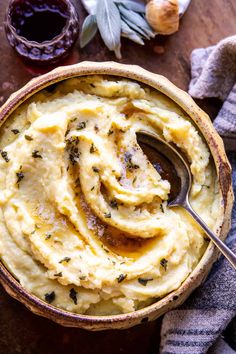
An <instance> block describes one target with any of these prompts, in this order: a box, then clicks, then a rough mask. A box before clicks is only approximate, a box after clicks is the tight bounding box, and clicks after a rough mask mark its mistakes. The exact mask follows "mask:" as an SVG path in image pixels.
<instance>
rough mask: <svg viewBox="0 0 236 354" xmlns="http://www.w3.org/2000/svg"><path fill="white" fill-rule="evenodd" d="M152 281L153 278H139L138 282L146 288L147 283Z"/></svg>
mask: <svg viewBox="0 0 236 354" xmlns="http://www.w3.org/2000/svg"><path fill="white" fill-rule="evenodd" d="M152 280H153V278H138V282H139V283H140V284H141V285H143V286H146V285H147V283H148V282H149V281H152Z"/></svg>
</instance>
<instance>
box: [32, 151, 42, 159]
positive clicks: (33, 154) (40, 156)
mask: <svg viewBox="0 0 236 354" xmlns="http://www.w3.org/2000/svg"><path fill="white" fill-rule="evenodd" d="M32 157H33V158H34V159H42V158H43V157H42V155H40V153H39V151H38V150H34V151H33V152H32Z"/></svg>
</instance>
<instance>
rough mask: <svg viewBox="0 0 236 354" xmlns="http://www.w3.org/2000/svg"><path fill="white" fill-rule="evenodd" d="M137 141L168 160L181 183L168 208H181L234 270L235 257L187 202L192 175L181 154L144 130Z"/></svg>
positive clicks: (170, 145) (235, 265)
mask: <svg viewBox="0 0 236 354" xmlns="http://www.w3.org/2000/svg"><path fill="white" fill-rule="evenodd" d="M137 140H138V142H140V143H143V144H145V145H148V146H150V147H152V148H153V149H154V150H156V151H158V152H159V153H161V155H162V156H164V157H165V158H166V159H168V161H169V162H171V164H172V166H173V167H174V169H175V171H176V174H177V175H178V177H179V179H180V181H181V183H180V188H179V190H178V191H177V193H176V194H175V196H174V198H173V197H172V199H170V200H169V201H168V206H169V207H171V208H172V207H177V206H181V207H183V208H184V209H185V210H186V211H187V212H188V213H189V214H190V215H191V216H192V217H193V218H194V219H195V221H196V222H197V223H198V224H199V225H200V226H201V228H202V229H203V231H204V232H205V233H206V235H207V236H208V237H209V238H210V239H211V240H212V241H213V242H214V244H215V245H216V246H217V247H218V249H219V250H220V251H221V253H222V254H223V255H224V256H225V257H226V258H227V259H228V261H229V262H230V263H231V265H232V266H233V268H234V269H235V270H236V255H235V254H234V253H233V252H232V251H231V250H230V249H229V248H228V247H227V246H226V245H225V243H224V242H222V241H221V240H220V239H219V238H218V237H217V236H216V235H215V234H214V233H213V232H212V231H211V230H210V229H209V227H208V226H207V225H206V223H205V222H204V221H203V220H202V219H201V218H200V216H199V215H198V214H197V213H196V212H195V211H194V210H193V208H192V207H191V204H190V202H189V193H190V190H191V186H192V174H191V171H190V167H189V164H188V162H187V160H186V159H185V158H184V157H183V155H182V154H181V152H180V151H179V150H178V149H177V148H176V147H174V146H173V145H172V144H170V143H168V142H166V141H164V140H162V139H160V138H159V137H158V136H156V135H155V134H153V133H150V132H147V131H144V130H142V131H139V132H138V133H137Z"/></svg>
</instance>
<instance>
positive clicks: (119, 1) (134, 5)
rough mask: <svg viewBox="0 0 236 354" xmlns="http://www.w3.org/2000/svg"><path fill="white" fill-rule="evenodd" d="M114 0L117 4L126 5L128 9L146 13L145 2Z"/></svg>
mask: <svg viewBox="0 0 236 354" xmlns="http://www.w3.org/2000/svg"><path fill="white" fill-rule="evenodd" d="M114 2H115V3H116V4H121V5H124V6H125V7H126V9H128V10H132V11H135V12H140V13H143V14H145V5H144V4H139V3H137V2H134V1H130V0H114Z"/></svg>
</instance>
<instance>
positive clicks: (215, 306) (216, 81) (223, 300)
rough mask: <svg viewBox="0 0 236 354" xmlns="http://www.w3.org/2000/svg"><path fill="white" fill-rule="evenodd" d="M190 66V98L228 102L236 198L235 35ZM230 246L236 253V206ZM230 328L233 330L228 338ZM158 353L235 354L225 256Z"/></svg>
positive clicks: (200, 52) (226, 133)
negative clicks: (213, 98)
mask: <svg viewBox="0 0 236 354" xmlns="http://www.w3.org/2000/svg"><path fill="white" fill-rule="evenodd" d="M191 67H192V80H191V82H190V86H189V93H190V95H192V96H193V97H195V98H204V97H218V98H220V99H221V100H222V101H224V103H223V106H222V108H221V110H220V112H219V114H218V116H217V117H216V119H215V121H214V126H215V128H216V129H217V130H218V132H219V134H220V135H221V136H222V138H223V140H224V142H225V146H226V149H227V151H228V157H229V160H230V163H231V164H232V168H233V188H234V193H236V36H232V37H229V38H226V39H224V40H222V41H221V42H219V43H218V45H216V46H213V47H209V48H206V49H203V48H201V49H196V50H194V51H193V52H192V55H191ZM226 243H227V245H228V246H229V247H230V248H231V249H232V250H234V252H236V203H235V204H234V209H233V214H232V228H231V231H230V233H229V235H228V237H227V240H226ZM226 327H227V328H228V332H229V330H230V335H228V338H225V337H227V336H226V335H225V333H228V332H225V329H226ZM225 339H227V340H225ZM160 353H161V354H205V353H208V354H235V353H236V272H235V271H234V270H233V269H232V268H231V266H230V265H229V263H228V261H226V259H224V257H223V256H221V257H220V259H219V260H218V261H217V262H216V263H215V264H214V266H213V268H212V271H211V273H210V275H209V276H208V278H207V280H206V281H205V283H204V284H203V285H201V286H200V287H199V288H198V289H197V290H196V291H195V292H194V293H193V294H192V295H191V296H190V298H189V299H188V300H187V301H186V302H185V303H184V304H183V305H182V306H180V307H179V308H178V309H176V310H172V311H170V312H169V313H167V314H166V315H165V316H164V319H163V324H162V330H161V346H160Z"/></svg>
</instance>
